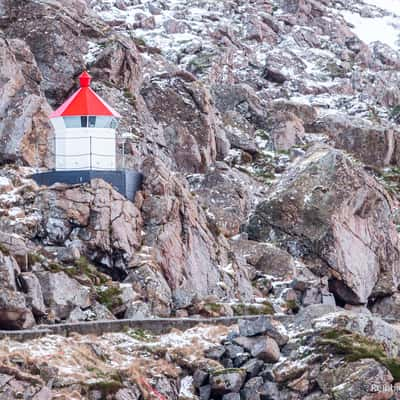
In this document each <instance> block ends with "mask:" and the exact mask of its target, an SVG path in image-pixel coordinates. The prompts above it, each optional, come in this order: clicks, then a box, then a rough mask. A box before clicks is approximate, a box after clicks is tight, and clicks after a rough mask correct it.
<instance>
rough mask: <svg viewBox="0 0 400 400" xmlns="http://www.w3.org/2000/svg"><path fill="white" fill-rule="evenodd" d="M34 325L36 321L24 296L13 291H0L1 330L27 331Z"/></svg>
mask: <svg viewBox="0 0 400 400" xmlns="http://www.w3.org/2000/svg"><path fill="white" fill-rule="evenodd" d="M33 325H35V319H34V317H33V315H32V312H31V310H30V309H29V308H28V307H27V305H26V301H25V297H24V295H23V294H22V293H20V292H17V291H15V290H11V289H2V290H0V329H7V330H11V329H26V328H31V327H32V326H33Z"/></svg>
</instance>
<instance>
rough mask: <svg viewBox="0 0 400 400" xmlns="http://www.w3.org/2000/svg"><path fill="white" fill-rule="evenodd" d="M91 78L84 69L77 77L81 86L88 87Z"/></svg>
mask: <svg viewBox="0 0 400 400" xmlns="http://www.w3.org/2000/svg"><path fill="white" fill-rule="evenodd" d="M91 80H92V77H91V76H90V75H89V74H88V73H87V72H86V71H83V72H82V74H81V76H80V77H79V82H80V84H81V87H89V86H90V82H91Z"/></svg>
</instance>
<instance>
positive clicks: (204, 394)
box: [199, 385, 211, 400]
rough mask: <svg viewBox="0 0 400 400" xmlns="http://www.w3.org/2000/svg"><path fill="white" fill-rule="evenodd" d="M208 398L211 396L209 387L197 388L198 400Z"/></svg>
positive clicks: (206, 399) (207, 399)
mask: <svg viewBox="0 0 400 400" xmlns="http://www.w3.org/2000/svg"><path fill="white" fill-rule="evenodd" d="M210 396H211V385H205V386H201V387H200V388H199V398H200V400H209V399H210Z"/></svg>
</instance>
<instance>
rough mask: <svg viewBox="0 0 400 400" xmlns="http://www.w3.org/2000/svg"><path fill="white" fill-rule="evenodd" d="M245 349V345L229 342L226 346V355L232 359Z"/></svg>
mask: <svg viewBox="0 0 400 400" xmlns="http://www.w3.org/2000/svg"><path fill="white" fill-rule="evenodd" d="M243 351H244V349H243V347H241V346H238V345H235V344H228V345H227V346H225V355H226V356H227V357H229V358H232V359H233V358H236V357H237V356H238V355H240V354H241V353H243Z"/></svg>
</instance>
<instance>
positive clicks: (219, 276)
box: [142, 158, 252, 308]
mask: <svg viewBox="0 0 400 400" xmlns="http://www.w3.org/2000/svg"><path fill="white" fill-rule="evenodd" d="M143 172H144V176H145V182H144V201H143V206H142V216H143V220H144V229H145V231H146V232H147V234H146V237H145V239H144V241H145V245H146V246H150V247H152V248H153V249H154V256H155V260H156V261H157V263H159V265H160V266H161V269H162V271H163V274H164V276H165V277H166V280H167V282H168V284H169V286H170V287H171V289H172V291H173V296H174V301H175V304H176V305H177V307H178V308H181V307H186V306H188V305H190V303H191V302H192V300H193V298H194V296H197V297H198V298H199V299H201V298H202V297H205V296H208V295H210V294H214V295H217V296H223V295H224V294H228V293H230V294H231V295H233V296H235V297H236V296H239V297H242V298H246V297H248V296H251V293H252V289H251V286H250V282H249V280H248V278H247V276H246V271H244V270H242V269H241V267H240V266H239V265H236V266H235V267H234V268H235V269H236V272H235V274H234V275H233V276H231V275H230V274H227V273H226V272H225V271H224V270H223V269H221V268H219V267H218V265H224V264H226V263H227V261H228V254H227V249H228V244H227V242H226V241H225V239H224V237H223V236H222V235H221V234H218V233H215V234H214V233H213V231H212V230H211V229H210V225H209V224H208V223H207V219H206V217H205V215H204V213H203V211H202V210H201V209H200V208H199V207H198V206H197V205H196V204H195V203H193V201H192V195H191V194H190V192H189V190H188V187H187V185H184V184H183V183H182V182H181V181H180V180H179V178H178V177H177V176H174V175H173V174H171V173H170V172H169V171H168V170H167V169H166V168H165V166H164V165H162V163H160V162H159V161H158V160H154V159H152V158H149V159H147V160H146V161H145V163H144V164H143ZM160 210H162V211H161V213H160ZM224 247H225V250H224ZM219 282H225V285H220V284H219ZM224 287H226V288H228V292H227V291H226V289H224Z"/></svg>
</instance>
